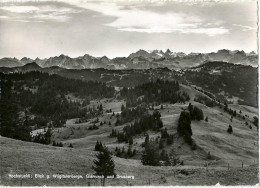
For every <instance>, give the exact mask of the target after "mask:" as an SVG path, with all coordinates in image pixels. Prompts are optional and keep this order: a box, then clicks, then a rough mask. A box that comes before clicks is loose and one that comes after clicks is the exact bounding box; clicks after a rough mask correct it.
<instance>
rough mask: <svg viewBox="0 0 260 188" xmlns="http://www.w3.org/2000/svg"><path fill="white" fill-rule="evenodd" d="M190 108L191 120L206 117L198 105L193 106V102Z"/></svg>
mask: <svg viewBox="0 0 260 188" xmlns="http://www.w3.org/2000/svg"><path fill="white" fill-rule="evenodd" d="M188 110H189V112H190V119H191V120H198V121H200V120H203V119H204V114H203V111H202V110H201V109H200V108H198V107H197V106H193V105H192V104H191V103H190V104H189V106H188Z"/></svg>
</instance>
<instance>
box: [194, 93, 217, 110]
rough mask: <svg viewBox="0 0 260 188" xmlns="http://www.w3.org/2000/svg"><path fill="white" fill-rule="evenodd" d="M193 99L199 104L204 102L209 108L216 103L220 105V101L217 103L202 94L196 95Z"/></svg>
mask: <svg viewBox="0 0 260 188" xmlns="http://www.w3.org/2000/svg"><path fill="white" fill-rule="evenodd" d="M194 101H195V102H199V103H201V104H205V105H206V106H208V107H211V108H213V107H215V106H217V105H219V106H220V103H217V102H216V101H214V100H212V99H209V98H208V97H206V96H202V95H197V96H196V98H194Z"/></svg>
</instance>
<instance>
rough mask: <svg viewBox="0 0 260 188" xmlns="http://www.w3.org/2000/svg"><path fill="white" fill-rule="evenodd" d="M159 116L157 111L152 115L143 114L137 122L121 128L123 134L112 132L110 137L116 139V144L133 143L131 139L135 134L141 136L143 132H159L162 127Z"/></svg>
mask: <svg viewBox="0 0 260 188" xmlns="http://www.w3.org/2000/svg"><path fill="white" fill-rule="evenodd" d="M160 117H161V114H160V113H159V112H158V111H154V113H153V114H152V115H150V114H144V115H143V116H141V117H140V119H139V120H136V121H135V122H134V123H132V124H131V125H127V126H125V127H124V128H123V132H121V133H120V132H116V131H115V130H112V133H111V136H113V137H117V140H118V142H126V143H129V144H131V143H133V137H134V136H135V135H137V134H141V133H143V132H145V131H148V130H152V131H159V130H160V129H161V128H162V127H163V123H162V121H161V119H160Z"/></svg>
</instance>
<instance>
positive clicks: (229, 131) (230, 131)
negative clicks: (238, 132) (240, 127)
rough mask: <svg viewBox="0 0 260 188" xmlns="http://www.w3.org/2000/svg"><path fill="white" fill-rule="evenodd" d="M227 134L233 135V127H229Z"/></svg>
mask: <svg viewBox="0 0 260 188" xmlns="http://www.w3.org/2000/svg"><path fill="white" fill-rule="evenodd" d="M227 132H228V133H229V134H231V133H233V129H232V126H231V125H229V126H228V130H227Z"/></svg>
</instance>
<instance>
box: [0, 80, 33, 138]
mask: <svg viewBox="0 0 260 188" xmlns="http://www.w3.org/2000/svg"><path fill="white" fill-rule="evenodd" d="M12 87H13V83H12V82H11V81H10V80H1V96H0V125H1V126H0V134H1V136H5V137H9V138H14V139H18V140H24V141H31V137H30V131H31V127H30V121H29V117H28V115H27V113H25V116H24V117H23V118H19V109H18V101H17V99H16V98H15V97H14V96H13V93H12Z"/></svg>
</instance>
